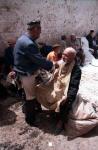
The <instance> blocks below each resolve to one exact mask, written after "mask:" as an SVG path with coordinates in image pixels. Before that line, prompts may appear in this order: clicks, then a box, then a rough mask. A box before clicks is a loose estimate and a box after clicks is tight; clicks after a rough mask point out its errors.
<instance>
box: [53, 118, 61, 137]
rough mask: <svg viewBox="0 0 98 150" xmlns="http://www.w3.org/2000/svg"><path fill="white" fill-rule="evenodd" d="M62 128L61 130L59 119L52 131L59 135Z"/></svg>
mask: <svg viewBox="0 0 98 150" xmlns="http://www.w3.org/2000/svg"><path fill="white" fill-rule="evenodd" d="M62 130H63V121H62V120H59V121H58V123H57V125H56V129H55V131H54V135H59V134H60V133H61V131H62Z"/></svg>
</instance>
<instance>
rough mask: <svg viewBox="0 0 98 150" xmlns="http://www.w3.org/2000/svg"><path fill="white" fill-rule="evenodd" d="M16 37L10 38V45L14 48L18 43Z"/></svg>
mask: <svg viewBox="0 0 98 150" xmlns="http://www.w3.org/2000/svg"><path fill="white" fill-rule="evenodd" d="M16 40H17V39H16V38H10V39H8V45H9V46H10V48H11V49H12V50H13V49H14V45H15V44H16Z"/></svg>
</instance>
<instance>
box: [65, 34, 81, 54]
mask: <svg viewBox="0 0 98 150" xmlns="http://www.w3.org/2000/svg"><path fill="white" fill-rule="evenodd" d="M67 46H68V47H72V48H74V49H75V50H76V52H78V49H80V48H81V44H80V41H79V40H78V39H77V38H76V35H75V34H71V36H70V41H69V43H68V44H67Z"/></svg>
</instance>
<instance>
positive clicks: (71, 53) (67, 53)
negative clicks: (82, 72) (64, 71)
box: [62, 47, 76, 63]
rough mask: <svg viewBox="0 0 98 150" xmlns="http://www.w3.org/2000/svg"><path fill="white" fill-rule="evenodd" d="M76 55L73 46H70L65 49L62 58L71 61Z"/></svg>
mask: <svg viewBox="0 0 98 150" xmlns="http://www.w3.org/2000/svg"><path fill="white" fill-rule="evenodd" d="M75 56H76V51H75V49H73V48H72V47H68V48H66V49H65V50H64V51H63V54H62V59H63V61H65V62H67V63H71V62H72V61H73V60H74V59H75Z"/></svg>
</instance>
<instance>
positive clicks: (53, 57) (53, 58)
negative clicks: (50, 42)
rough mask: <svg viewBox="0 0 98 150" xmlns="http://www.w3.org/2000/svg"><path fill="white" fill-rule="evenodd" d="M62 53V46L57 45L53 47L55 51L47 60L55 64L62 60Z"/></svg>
mask: <svg viewBox="0 0 98 150" xmlns="http://www.w3.org/2000/svg"><path fill="white" fill-rule="evenodd" d="M60 53H61V46H60V45H59V44H55V45H54V46H53V51H52V52H50V53H49V54H48V56H47V59H48V60H51V61H52V62H54V63H55V62H57V61H59V60H60V59H61V57H60Z"/></svg>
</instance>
